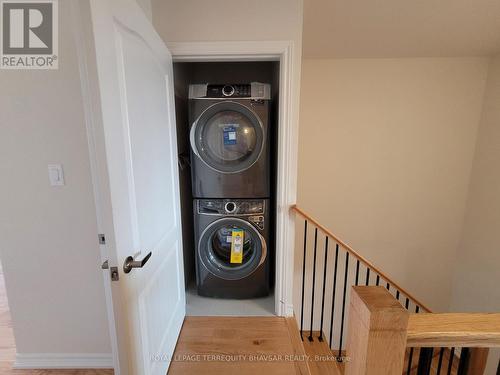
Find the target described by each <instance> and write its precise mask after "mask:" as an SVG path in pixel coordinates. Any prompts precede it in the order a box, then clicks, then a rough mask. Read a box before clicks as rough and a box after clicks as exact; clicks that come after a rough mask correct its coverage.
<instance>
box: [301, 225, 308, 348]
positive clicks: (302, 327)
mask: <svg viewBox="0 0 500 375" xmlns="http://www.w3.org/2000/svg"><path fill="white" fill-rule="evenodd" d="M306 248H307V219H306V220H304V259H303V260H302V306H301V308H300V339H301V340H304V338H303V337H302V332H303V331H304V286H305V282H306V280H305V278H306Z"/></svg>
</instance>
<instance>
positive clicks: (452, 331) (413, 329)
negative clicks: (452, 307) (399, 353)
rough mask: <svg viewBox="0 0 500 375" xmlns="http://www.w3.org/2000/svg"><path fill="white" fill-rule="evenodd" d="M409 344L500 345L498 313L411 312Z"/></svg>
mask: <svg viewBox="0 0 500 375" xmlns="http://www.w3.org/2000/svg"><path fill="white" fill-rule="evenodd" d="M407 345H408V346H409V347H446V346H458V347H476V348H493V347H500V314H497V313H495V314H466V313H450V314H412V315H410V319H409V321H408V336H407Z"/></svg>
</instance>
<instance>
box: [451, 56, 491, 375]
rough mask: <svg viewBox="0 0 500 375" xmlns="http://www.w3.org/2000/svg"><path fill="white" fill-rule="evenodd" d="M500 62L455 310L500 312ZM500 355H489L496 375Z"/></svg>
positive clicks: (487, 107)
mask: <svg viewBox="0 0 500 375" xmlns="http://www.w3.org/2000/svg"><path fill="white" fill-rule="evenodd" d="M499 165H500V56H499V57H496V58H495V59H492V61H491V63H490V66H489V72H488V81H487V87H486V93H485V97H484V105H483V111H482V117H481V124H480V126H479V132H478V137H477V143H476V152H475V157H474V164H473V167H472V176H471V182H470V187H469V194H468V199H467V209H466V213H465V220H464V225H463V231H462V237H461V241H460V245H459V247H458V251H457V255H456V261H455V265H456V266H455V274H454V283H453V295H452V301H451V310H452V311H457V312H458V311H460V312H478V311H479V312H499V311H500V288H499V286H500V273H499V271H498V270H499V265H500V231H499V228H500V173H499ZM499 357H500V351H499V350H497V351H496V352H495V354H493V355H490V360H489V363H488V371H487V372H486V374H495V371H496V366H497V365H498V360H499Z"/></svg>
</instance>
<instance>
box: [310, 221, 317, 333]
mask: <svg viewBox="0 0 500 375" xmlns="http://www.w3.org/2000/svg"><path fill="white" fill-rule="evenodd" d="M317 244H318V228H314V253H313V254H314V255H313V278H312V293H311V323H310V326H309V337H308V339H309V341H313V319H314V291H315V290H316V252H317V251H316V247H317Z"/></svg>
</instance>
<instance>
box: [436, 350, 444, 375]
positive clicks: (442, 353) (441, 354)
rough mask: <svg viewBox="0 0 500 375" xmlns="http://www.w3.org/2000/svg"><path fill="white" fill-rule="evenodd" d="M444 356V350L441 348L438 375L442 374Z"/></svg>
mask: <svg viewBox="0 0 500 375" xmlns="http://www.w3.org/2000/svg"><path fill="white" fill-rule="evenodd" d="M443 355H444V348H441V350H440V351H439V360H438V368H437V372H436V375H439V374H441V366H442V364H443Z"/></svg>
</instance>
